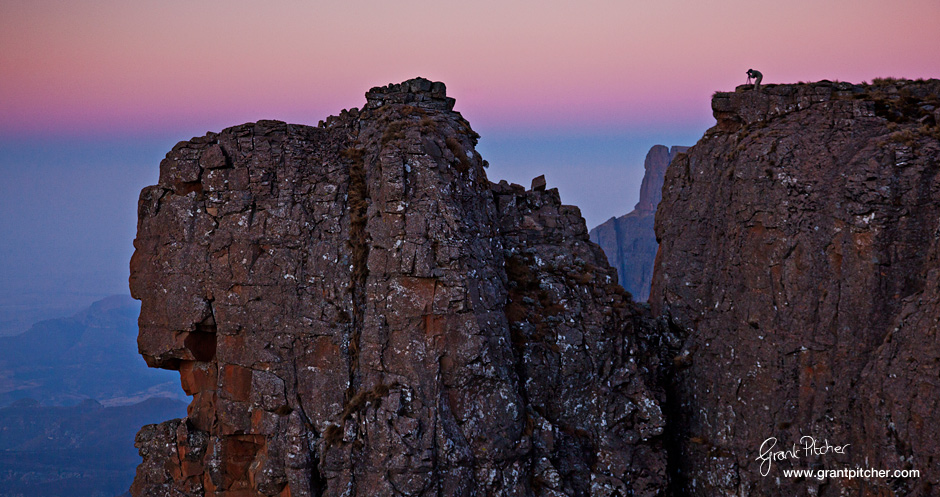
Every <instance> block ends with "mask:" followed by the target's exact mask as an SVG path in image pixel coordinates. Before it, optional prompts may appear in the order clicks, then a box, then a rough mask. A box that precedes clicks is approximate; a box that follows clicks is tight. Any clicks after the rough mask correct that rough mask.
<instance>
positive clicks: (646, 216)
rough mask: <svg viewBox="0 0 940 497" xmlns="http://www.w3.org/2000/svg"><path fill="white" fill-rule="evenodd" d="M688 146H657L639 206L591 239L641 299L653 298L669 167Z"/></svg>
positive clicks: (605, 225) (599, 229) (647, 163)
mask: <svg viewBox="0 0 940 497" xmlns="http://www.w3.org/2000/svg"><path fill="white" fill-rule="evenodd" d="M688 149H689V147H682V146H678V145H675V146H673V147H672V148H667V147H666V146H664V145H655V146H653V148H651V149H650V151H649V153H647V154H646V161H645V162H644V163H643V167H644V169H645V171H646V172H645V174H644V175H643V182H642V183H641V185H640V201H639V202H637V204H636V207H635V208H634V209H633V210H632V211H630V213H628V214H626V215H623V216H620V217H612V218H610V219H608V220H607V221H605V222H604V223H602V224H601V225H599V226H597V227H595V228H594V229H592V230H591V241H593V242H595V243H597V244H598V245H600V246H601V248H602V249H604V253H605V254H607V260H608V261H609V262H610V265H611V266H613V267H614V269H616V270H617V276H618V277H619V278H620V284H621V285H622V286H623V287H624V289H626V290H627V291H628V292H630V294H631V295H632V296H633V298H634V299H636V300H637V301H640V302H645V301H646V300H647V299H648V298H649V295H650V282H651V281H652V280H653V261H654V260H655V259H656V251H657V249H658V248H659V245H658V244H657V243H656V234H655V232H654V230H653V221H654V217H655V215H656V207H657V206H658V205H659V201H660V200H661V199H662V190H663V179H664V178H665V176H666V168H667V167H668V166H669V163H670V162H672V159H673V158H675V156H676V155H678V154H681V153H684V152H685V151H686V150H688Z"/></svg>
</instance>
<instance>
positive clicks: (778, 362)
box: [650, 80, 940, 496]
mask: <svg viewBox="0 0 940 497" xmlns="http://www.w3.org/2000/svg"><path fill="white" fill-rule="evenodd" d="M712 108H713V109H714V111H715V117H716V118H717V120H718V123H717V126H716V127H714V128H712V129H711V130H709V131H708V132H707V133H706V134H705V136H704V137H703V138H702V140H701V141H699V143H698V144H697V145H696V146H694V147H693V148H692V149H690V150H689V151H688V153H687V154H686V155H680V156H679V157H678V158H677V159H676V160H674V161H673V163H672V164H671V166H670V168H669V170H668V171H667V174H666V181H665V187H664V189H663V200H662V203H660V205H659V210H658V212H657V215H656V235H657V238H658V239H659V242H660V251H659V255H658V257H657V262H656V268H657V271H656V273H655V276H654V279H653V288H652V294H651V297H650V303H651V304H652V307H653V311H654V313H657V314H658V313H660V312H662V313H666V314H668V316H670V319H671V322H672V325H673V326H674V327H675V328H676V329H678V330H682V332H683V333H685V334H686V335H685V336H686V342H685V346H684V349H683V351H682V352H681V353H680V354H679V355H678V356H677V357H676V364H677V365H678V366H679V367H680V368H684V369H682V370H681V371H679V372H678V373H677V376H676V387H675V388H676V398H677V399H678V400H677V402H676V404H675V409H674V410H673V414H674V415H675V418H674V419H671V421H670V422H672V423H674V424H673V425H672V428H673V429H674V430H675V433H676V436H675V437H674V438H675V442H676V444H677V445H676V452H675V453H674V454H673V456H672V457H674V459H673V460H675V461H676V466H675V467H674V468H673V469H675V470H677V472H676V473H675V474H676V475H678V478H679V479H678V480H677V481H676V485H677V486H678V487H680V488H684V489H686V491H687V492H688V494H690V495H823V496H829V495H847V494H851V495H936V492H937V489H938V488H940V469H938V468H940V466H938V464H937V463H938V461H940V429H938V426H940V425H938V424H937V423H936V422H935V417H936V413H937V412H938V408H940V383H938V375H940V342H938V339H937V336H938V335H937V323H938V319H940V295H938V293H940V292H938V288H940V265H938V262H940V261H938V257H940V255H938V249H940V242H938V240H940V234H938V225H940V175H938V173H940V162H938V157H940V142H938V137H940V131H938V128H937V121H938V119H940V111H938V110H937V109H938V108H940V81H937V80H930V81H926V82H911V81H898V82H891V81H888V82H883V83H880V84H878V85H875V86H853V85H851V84H846V83H828V82H820V83H816V84H801V85H785V86H783V85H782V86H772V85H771V86H767V87H763V88H762V91H761V92H760V93H755V92H752V91H743V89H742V88H739V89H738V91H737V92H734V93H717V94H716V95H715V97H714V99H713V101H712ZM804 435H809V436H813V437H815V438H816V440H817V441H818V444H817V445H823V441H824V440H827V441H828V444H830V445H840V446H841V445H844V444H851V445H850V446H849V447H847V451H846V454H845V455H837V454H833V453H832V452H831V451H830V453H829V454H827V455H825V456H821V457H815V458H814V457H802V458H801V459H799V460H793V459H791V460H790V461H782V462H775V463H774V465H773V467H772V469H770V474H769V475H768V476H767V477H762V476H761V474H760V470H759V465H760V461H758V460H757V457H758V455H759V452H758V450H759V448H760V446H761V444H762V442H763V441H764V440H765V439H767V438H769V437H776V438H777V439H778V440H779V442H778V444H777V447H776V449H775V450H786V449H789V448H790V446H791V444H794V443H799V441H800V438H801V436H804ZM801 454H802V453H801ZM816 463H818V466H815V467H816V468H826V469H840V468H855V467H857V466H860V467H862V468H874V469H889V470H894V469H909V468H913V469H917V470H920V472H921V476H920V478H916V479H893V478H889V479H869V480H865V479H858V478H856V479H851V480H850V479H847V478H830V479H827V480H826V481H825V482H822V481H819V480H816V479H796V478H785V477H783V474H782V470H783V469H785V468H790V467H796V468H801V469H802V468H813V467H814V466H813V464H816Z"/></svg>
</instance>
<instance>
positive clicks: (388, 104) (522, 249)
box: [131, 79, 666, 497]
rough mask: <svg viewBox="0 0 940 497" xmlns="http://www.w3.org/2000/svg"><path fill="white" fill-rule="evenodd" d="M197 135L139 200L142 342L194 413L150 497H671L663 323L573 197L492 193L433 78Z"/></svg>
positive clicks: (146, 482)
mask: <svg viewBox="0 0 940 497" xmlns="http://www.w3.org/2000/svg"><path fill="white" fill-rule="evenodd" d="M366 98H367V100H368V103H367V105H366V106H365V107H364V109H363V110H362V111H361V112H360V111H357V110H356V109H353V110H351V111H343V113H342V114H341V115H340V116H338V117H331V118H329V119H328V120H326V122H325V123H321V126H319V127H316V128H313V127H307V126H298V125H289V124H285V123H282V122H274V121H263V122H259V123H255V124H246V125H243V126H238V127H234V128H229V129H226V130H224V131H222V132H221V133H218V134H215V133H210V134H209V135H207V136H205V137H202V138H196V139H193V140H191V141H189V142H182V143H180V144H178V145H177V146H176V147H174V149H173V150H172V151H171V152H170V153H169V154H168V155H167V158H166V159H165V160H164V161H163V162H162V163H161V166H160V181H159V184H157V185H155V186H151V187H148V188H146V189H144V190H143V192H142V193H141V197H140V204H139V224H138V236H137V240H135V247H136V249H137V250H136V252H135V254H134V257H133V259H132V261H131V289H132V294H133V295H134V297H135V298H138V299H140V300H141V302H142V308H141V316H140V336H139V346H140V351H141V354H143V356H144V357H145V358H146V359H147V362H148V363H149V364H150V365H151V366H155V367H162V368H168V369H175V370H178V371H179V372H180V376H181V379H182V383H183V387H184V389H185V390H186V391H187V392H188V393H189V394H190V395H192V396H193V400H192V403H191V405H190V406H189V415H188V417H187V418H185V419H182V420H174V421H168V422H166V423H162V424H160V425H150V426H147V427H145V428H144V429H143V430H141V432H140V434H139V435H138V437H137V446H138V447H139V449H140V453H141V455H142V456H143V458H144V462H143V464H141V466H140V467H139V468H138V472H137V478H136V480H135V482H134V485H133V487H132V494H133V495H135V496H137V497H141V496H164V495H229V496H236V495H237V496H248V495H257V496H260V495H266V496H275V495H279V496H287V495H290V496H293V497H301V496H310V495H325V496H339V495H359V496H364V495H368V496H381V495H447V496H461V495H546V496H549V495H587V494H593V495H611V496H613V495H661V494H662V493H663V491H664V489H665V488H666V475H665V471H666V470H665V464H666V458H665V455H664V451H663V447H662V438H663V437H662V432H663V427H664V419H663V415H662V412H661V409H660V405H661V402H662V394H661V393H660V391H659V390H657V389H656V388H653V387H651V386H650V385H651V384H652V376H653V374H654V372H653V368H655V367H656V364H655V359H654V357H655V354H654V352H655V351H653V350H650V349H649V346H648V345H646V343H647V340H646V337H647V333H648V330H649V329H650V327H649V325H647V324H644V323H645V321H644V320H643V319H642V318H641V317H640V316H639V315H638V314H637V311H636V310H635V308H634V306H633V304H632V302H631V301H630V299H629V297H628V296H627V295H626V294H625V293H624V292H623V291H622V289H620V287H619V286H617V285H616V284H615V283H614V281H615V273H614V270H613V269H611V268H610V267H609V266H608V264H607V261H606V260H605V257H604V255H603V253H602V252H601V250H600V249H599V248H598V247H597V246H596V245H594V244H593V243H591V242H590V241H589V239H588V233H587V230H586V229H585V226H584V221H583V219H582V218H581V216H580V213H579V211H578V210H577V208H575V207H570V206H565V205H562V204H561V203H560V201H559V197H558V192H557V190H554V189H549V190H543V191H526V190H524V189H523V188H522V187H520V186H518V185H509V184H506V183H505V182H503V183H500V184H493V183H490V182H489V181H487V179H486V175H485V173H484V165H485V163H484V161H483V160H482V158H481V157H480V155H479V154H478V153H477V152H476V151H475V150H474V145H475V143H476V139H477V135H476V134H475V133H474V132H473V131H472V130H471V128H470V126H469V124H468V123H467V122H466V121H465V120H464V119H463V118H462V117H461V116H460V114H459V113H456V112H454V111H452V108H453V105H454V101H453V99H450V98H448V97H446V95H445V92H444V85H443V84H441V83H431V82H430V81H427V80H423V79H416V80H411V81H407V82H405V83H402V84H400V85H390V86H387V87H384V88H374V89H372V91H370V92H369V93H367V95H366Z"/></svg>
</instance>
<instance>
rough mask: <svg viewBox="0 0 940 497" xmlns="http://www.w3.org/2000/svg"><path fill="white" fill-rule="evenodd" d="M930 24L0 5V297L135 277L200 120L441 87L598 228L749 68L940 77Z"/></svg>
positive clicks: (586, 2)
mask: <svg viewBox="0 0 940 497" xmlns="http://www.w3.org/2000/svg"><path fill="white" fill-rule="evenodd" d="M938 26H940V0H894V1H888V0H853V1H849V0H813V1H808V0H791V1H779V0H778V1H774V2H765V1H756V0H750V1H744V0H712V1H678V0H661V1H656V2H653V1H643V2H640V1H613V0H583V1H580V2H573V1H558V0H542V1H538V2H536V1H511V0H504V1H493V0H479V1H476V2H466V1H465V2H451V1H446V0H438V1H433V2H432V1H424V0H400V1H396V2H379V1H374V0H350V1H345V2H339V1H335V2H326V1H313V0H306V1H303V0H288V1H271V2H258V1H245V0H230V1H225V2H222V1H215V0H212V1H198V0H197V1H193V0H188V1H182V0H163V1H152V0H140V1H127V0H83V1H74V2H65V1H61V0H55V1H53V0H0V232H2V233H3V236H2V237H0V238H2V239H0V311H2V305H3V300H2V299H3V297H4V295H22V294H24V292H26V291H27V290H29V291H32V292H38V293H37V295H38V294H41V293H42V292H43V291H44V290H43V288H57V289H61V288H75V289H78V290H76V291H85V292H86V293H88V295H92V294H94V295H101V294H108V293H118V292H126V272H127V259H128V258H129V257H130V253H131V250H132V248H131V246H130V241H131V239H132V238H133V236H134V222H135V205H136V196H137V193H138V192H139V190H140V188H141V187H143V186H145V185H147V184H151V183H153V182H155V181H156V177H157V168H158V164H159V160H160V158H161V156H162V155H163V153H165V152H166V151H167V150H169V149H170V148H171V147H172V145H173V144H174V143H175V142H176V141H179V140H184V139H188V138H190V137H192V136H196V135H202V134H204V133H205V132H206V131H209V130H212V131H218V130H220V129H221V128H224V127H227V126H231V125H235V124H240V123H243V122H247V121H256V120H259V119H279V120H284V121H288V122H294V123H308V124H316V123H317V122H318V121H319V120H320V119H323V118H325V117H326V116H328V115H330V114H335V113H337V112H338V111H339V110H341V109H343V108H349V107H360V106H361V105H362V104H363V103H364V97H363V94H364V92H365V91H366V90H368V89H369V88H370V87H372V86H377V85H384V84H387V83H390V82H399V81H402V80H405V79H408V78H412V77H415V76H424V77H427V78H429V79H432V80H438V81H444V82H445V83H446V84H447V86H448V94H449V95H450V96H453V97H455V98H456V99H457V107H456V108H457V110H459V111H460V112H462V113H463V115H464V116H465V117H467V118H468V119H469V120H470V122H471V123H472V124H473V126H474V128H475V129H476V131H477V132H479V133H480V134H481V135H482V137H483V138H482V140H481V143H480V147H479V148H480V151H481V153H482V154H483V156H484V157H485V158H487V159H488V161H489V162H490V164H491V165H492V167H491V168H490V170H489V172H488V174H489V176H490V179H491V180H495V181H498V180H499V179H508V180H510V181H515V182H518V183H522V184H528V180H529V179H531V178H532V177H533V176H535V175H538V174H541V173H545V174H546V176H547V179H548V182H549V186H550V187H552V186H557V187H559V189H560V191H561V194H562V200H563V201H564V202H566V203H572V204H576V205H579V206H580V207H581V209H582V213H583V214H584V217H585V219H586V220H587V223H588V226H589V227H593V226H595V225H597V224H599V223H600V222H603V221H604V220H605V219H607V218H609V217H610V216H614V215H622V214H624V213H626V212H628V211H629V210H630V209H632V207H633V204H634V203H635V202H636V196H637V191H638V189H639V181H640V179H641V178H642V173H643V171H642V161H643V157H644V155H645V153H646V151H647V150H648V149H649V147H650V146H652V145H654V144H657V143H663V144H665V145H676V144H684V145H691V144H693V143H694V142H695V141H696V140H697V139H698V138H699V137H700V136H701V135H702V133H703V132H704V131H705V130H706V129H707V128H708V127H709V126H711V125H712V123H713V122H714V120H713V119H712V117H711V109H710V97H711V94H712V93H713V92H714V91H716V90H731V89H733V88H734V87H735V86H736V85H739V84H742V83H744V82H745V79H746V76H745V71H746V70H747V69H748V68H752V67H753V68H755V69H759V70H761V71H762V72H763V73H764V82H765V83H786V82H797V81H815V80H819V79H830V80H840V81H850V82H861V81H865V80H867V81H870V80H872V79H873V78H877V77H905V78H931V77H940V50H938V47H940V28H938ZM37 275H39V276H37ZM43 282H45V283H43ZM89 282H91V283H89ZM40 283H41V284H40ZM30 285H31V286H30ZM83 285H84V286H83ZM83 288H84V290H82V289H83ZM0 318H2V316H0ZM0 331H2V330H0Z"/></svg>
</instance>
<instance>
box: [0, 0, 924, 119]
mask: <svg viewBox="0 0 940 497" xmlns="http://www.w3.org/2000/svg"><path fill="white" fill-rule="evenodd" d="M938 25H940V1H937V0H897V1H886V0H851V1H847V0H812V1H808V0H796V1H792V0H791V1H775V2H766V1H754V0H749V1H745V0H722V1H677V0H661V1H657V2H652V1H650V2H646V1H643V2H640V1H612V0H583V1H579V2H574V1H558V0H542V1H538V2H536V1H506V0H503V1H493V0H478V1H475V2H451V1H446V0H437V1H422V0H402V1H396V2H380V1H362V0H358V1H357V0H352V1H346V2H326V1H311V0H307V1H301V0H290V1H282V2H258V1H245V0H230V1H224V2H222V1H192V0H188V1H182V0H164V1H127V0H85V1H75V2H63V1H60V0H3V1H2V2H0V47H2V50H0V96H2V98H0V105H2V112H0V133H3V134H5V135H8V136H22V135H32V134H42V135H47V134H49V133H52V134H58V135H72V136H79V137H86V136H96V135H100V134H106V135H109V136H114V135H129V134H134V135H141V134H151V133H155V132H176V131H180V130H181V129H183V128H194V129H195V128H197V127H202V128H206V129H210V128H213V129H214V128H219V127H222V126H227V125H231V124H235V123H240V122H244V121H253V120H257V119H260V118H277V119H281V120H287V121H292V122H312V123H314V124H315V123H316V122H317V121H318V120H319V119H321V118H323V117H325V116H327V115H329V114H332V113H335V112H337V111H338V110H339V109H342V108H346V107H354V106H360V105H361V104H362V102H363V97H362V95H363V93H364V91H365V90H366V89H368V88H369V87H371V86H375V85H380V84H383V85H384V84H386V83H389V82H398V81H401V80H404V79H407V78H410V77H414V76H416V75H422V76H425V77H427V78H430V79H433V80H440V81H444V82H446V83H447V84H448V87H449V89H450V93H451V94H452V96H455V97H456V98H457V99H458V110H461V111H462V112H463V113H464V114H465V115H467V117H468V118H469V119H470V120H471V122H472V123H474V124H475V125H476V126H478V127H481V128H485V129H487V130H489V129H492V130H493V131H494V132H497V131H512V132H518V131H519V130H524V131H541V132H544V131H553V132H561V133H565V132H571V131H578V132H581V133H597V132H603V133H611V132H614V131H617V132H625V131H629V130H633V129H638V128H648V127H676V126H679V127H681V126H689V125H690V124H692V125H699V126H707V125H708V124H709V118H710V110H709V106H708V102H709V96H710V95H711V93H712V92H714V91H715V90H719V89H724V90H727V89H730V88H733V87H734V86H735V85H738V84H741V83H743V82H744V80H745V75H744V72H745V70H746V69H748V68H749V67H754V68H757V69H760V70H761V71H763V73H764V75H765V82H796V81H810V80H818V79H838V80H841V81H852V82H859V81H862V80H871V79H872V78H875V77H882V76H904V77H908V78H922V77H924V78H925V77H936V76H938V74H937V73H938V69H940V50H938V49H937V48H938V47H940V28H938ZM484 136H485V135H484Z"/></svg>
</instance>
